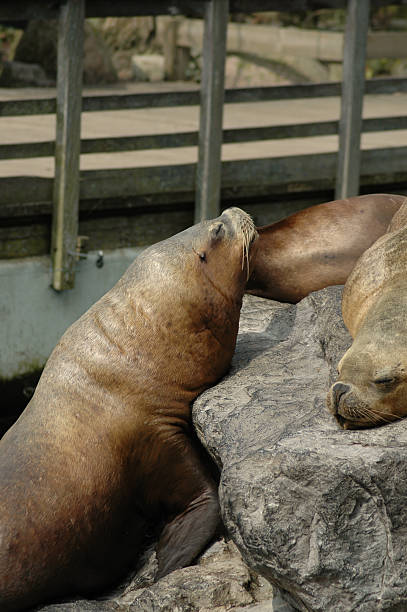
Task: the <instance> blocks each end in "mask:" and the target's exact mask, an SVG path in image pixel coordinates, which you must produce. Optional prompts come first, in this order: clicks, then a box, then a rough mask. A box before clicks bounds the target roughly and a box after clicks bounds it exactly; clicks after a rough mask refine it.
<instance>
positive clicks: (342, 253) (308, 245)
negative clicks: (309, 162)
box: [246, 194, 406, 303]
mask: <svg viewBox="0 0 407 612" xmlns="http://www.w3.org/2000/svg"><path fill="white" fill-rule="evenodd" d="M405 200H406V197H405V196H402V195H389V194H372V195H364V196H358V197H355V198H348V199H345V200H334V201H332V202H326V203H325V204H319V205H317V206H311V207H310V208H306V209H304V210H300V211H299V212H297V213H295V214H293V215H291V216H289V217H287V218H286V219H283V220H282V221H278V222H277V223H273V224H272V225H267V226H264V227H260V228H257V231H258V233H259V240H258V248H257V251H256V257H255V260H254V261H253V266H252V274H251V277H250V279H249V281H248V284H247V288H246V291H247V293H252V294H253V295H258V296H260V297H266V298H269V299H273V300H278V301H281V302H293V303H295V302H299V301H300V300H302V298H304V297H305V296H307V295H308V294H309V293H311V292H312V291H317V290H318V289H322V288H324V287H328V286H329V285H342V284H343V283H345V282H346V279H347V278H348V276H349V274H350V272H351V270H352V268H353V266H354V265H355V263H356V261H357V259H358V258H359V257H360V255H361V254H362V253H363V252H364V251H365V250H366V249H367V248H368V247H369V246H370V245H371V244H373V242H374V241H375V240H377V238H378V237H379V236H381V235H382V234H384V232H385V231H386V229H387V226H388V225H389V223H390V221H391V219H392V217H393V215H394V213H395V212H397V210H398V209H399V207H400V206H401V204H402V203H403V202H404V201H405Z"/></svg>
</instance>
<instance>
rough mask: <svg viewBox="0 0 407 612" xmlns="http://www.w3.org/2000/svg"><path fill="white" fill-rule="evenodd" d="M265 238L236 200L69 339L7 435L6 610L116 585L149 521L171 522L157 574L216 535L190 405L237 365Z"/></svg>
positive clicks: (129, 275)
mask: <svg viewBox="0 0 407 612" xmlns="http://www.w3.org/2000/svg"><path fill="white" fill-rule="evenodd" d="M256 238H257V233H256V230H255V227H254V225H253V222H252V220H251V219H250V217H249V216H248V215H247V214H246V213H244V212H243V211H241V210H240V209H238V208H230V209H228V210H226V211H225V212H224V213H223V214H222V215H221V216H220V217H218V218H217V219H215V220H213V221H206V222H203V223H200V224H198V225H196V226H194V227H192V228H189V229H188V230H185V231H184V232H181V233H180V234H177V235H176V236H173V237H172V238H169V239H168V240H165V241H163V242H160V243H158V244H156V245H154V246H152V247H150V248H148V249H147V250H145V251H144V252H143V254H142V255H140V256H139V257H138V258H137V259H136V261H135V262H134V263H133V264H132V265H131V266H130V268H129V269H128V270H127V272H126V273H125V274H124V276H123V277H122V278H121V279H120V280H119V282H118V283H117V284H116V285H115V287H113V289H112V290H111V291H109V292H108V293H107V294H106V295H105V296H104V297H102V298H101V299H100V300H99V301H98V302H97V303H96V304H94V305H93V306H92V307H91V308H90V309H89V310H88V311H87V312H86V313H85V314H84V315H83V316H82V317H81V318H80V319H79V320H78V321H77V322H76V323H74V324H73V325H72V326H71V327H70V328H69V329H68V330H67V332H66V333H65V334H64V335H63V336H62V338H61V340H60V342H59V343H58V345H57V346H56V348H55V349H54V351H53V353H52V354H51V356H50V358H49V360H48V363H47V365H46V367H45V369H44V372H43V374H42V377H41V379H40V381H39V384H38V387H37V389H36V391H35V394H34V396H33V398H32V400H31V401H30V403H29V405H28V406H27V408H26V409H25V411H24V412H23V414H22V415H21V417H20V418H19V420H18V421H17V422H16V423H15V425H14V426H13V427H12V428H11V429H10V430H9V431H8V432H7V433H6V434H5V436H4V438H3V439H2V441H1V442H0V483H1V485H0V486H1V500H0V609H1V610H2V612H5V611H6V610H7V611H11V610H22V609H26V608H27V607H31V606H34V605H36V604H38V603H42V602H45V601H49V600H52V599H56V598H61V597H66V596H68V595H73V594H82V595H85V596H86V595H89V594H92V593H94V592H95V591H97V590H98V589H101V588H105V587H108V586H109V585H111V584H112V583H114V582H115V581H117V580H118V579H119V578H120V577H121V576H122V575H123V572H125V571H126V569H127V568H128V566H129V563H131V561H132V560H133V562H134V559H135V558H136V556H137V546H138V543H139V540H140V535H141V534H140V532H142V531H143V529H144V523H143V517H144V518H148V519H152V520H157V521H159V520H160V519H161V517H162V516H163V515H164V516H165V517H167V523H166V525H165V527H164V528H163V530H162V532H161V536H160V538H159V542H158V546H157V558H158V577H161V576H164V575H165V574H167V573H168V572H170V571H172V570H174V569H176V568H179V567H183V566H185V565H187V564H189V563H190V562H191V561H193V559H194V558H195V557H196V556H197V555H198V554H199V553H200V552H201V550H202V549H203V547H204V546H205V545H206V544H207V542H208V541H209V540H210V539H211V538H212V537H213V534H214V532H215V530H216V527H217V525H218V521H219V510H218V499H217V490H216V485H215V483H214V481H213V479H212V476H211V474H210V471H209V469H208V466H207V465H206V464H205V461H203V460H202V451H201V449H200V448H198V446H197V445H196V444H195V443H194V441H193V439H192V437H191V435H190V434H191V423H190V403H191V402H192V400H194V398H195V397H196V396H197V395H198V394H199V393H200V392H201V391H203V390H204V389H206V388H207V387H209V386H210V385H212V384H214V383H215V382H216V381H217V380H218V379H219V377H221V376H222V375H223V374H224V373H225V372H226V370H227V368H228V367H229V364H230V361H231V358H232V355H233V352H234V348H235V343H236V336H237V331H238V323H239V315H240V308H241V303H242V296H243V292H244V286H245V282H246V279H247V273H248V266H249V260H250V257H251V253H252V248H251V247H252V244H253V243H254V242H255V240H256ZM225 262H227V265H226V264H225Z"/></svg>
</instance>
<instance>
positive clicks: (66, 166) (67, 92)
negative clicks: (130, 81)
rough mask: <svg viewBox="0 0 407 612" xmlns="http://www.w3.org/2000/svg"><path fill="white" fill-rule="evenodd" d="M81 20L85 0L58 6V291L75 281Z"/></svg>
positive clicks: (55, 231) (55, 259)
mask: <svg viewBox="0 0 407 612" xmlns="http://www.w3.org/2000/svg"><path fill="white" fill-rule="evenodd" d="M84 16H85V0H65V1H64V2H63V4H61V7H60V17H59V31H58V71H57V91H58V98H57V117H56V119H57V126H56V143H55V179H54V193H53V201H54V211H53V222H52V243H51V257H52V265H53V270H52V286H53V288H54V289H55V290H57V291H62V290H63V289H70V288H72V287H73V285H74V278H75V265H76V261H75V257H74V255H73V253H74V252H75V247H76V237H77V235H78V202H79V153H80V137H81V136H80V133H81V102H82V64H83V30H84Z"/></svg>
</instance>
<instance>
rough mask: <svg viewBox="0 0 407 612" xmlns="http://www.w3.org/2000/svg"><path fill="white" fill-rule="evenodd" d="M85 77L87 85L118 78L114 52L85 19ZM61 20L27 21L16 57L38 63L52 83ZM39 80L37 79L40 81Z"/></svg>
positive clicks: (54, 77)
mask: <svg viewBox="0 0 407 612" xmlns="http://www.w3.org/2000/svg"><path fill="white" fill-rule="evenodd" d="M84 27H85V38H84V58H83V80H84V83H85V84H86V85H95V84H98V83H115V82H116V81H117V80H118V78H117V74H116V71H115V69H114V66H113V63H112V58H111V52H110V50H109V48H108V46H107V44H106V43H105V41H104V39H103V36H102V35H101V34H100V33H99V32H98V31H97V30H96V29H95V28H93V27H92V25H91V23H90V22H89V21H85V26H84ZM57 39H58V24H57V22H56V21H55V20H44V19H35V20H32V21H30V22H29V23H28V25H27V28H26V30H25V32H24V34H23V35H22V37H21V39H20V42H19V44H18V46H17V49H16V53H15V57H14V59H15V60H16V61H18V62H30V63H35V64H38V65H39V66H41V67H42V68H43V70H44V71H45V74H46V77H47V79H48V81H50V83H55V79H56V71H57ZM37 84H38V83H37Z"/></svg>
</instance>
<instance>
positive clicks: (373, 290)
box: [327, 204, 407, 429]
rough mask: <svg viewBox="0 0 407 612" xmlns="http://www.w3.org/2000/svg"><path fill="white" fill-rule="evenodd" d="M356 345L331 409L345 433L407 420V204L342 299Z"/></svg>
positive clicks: (332, 393) (342, 371) (344, 365)
mask: <svg viewBox="0 0 407 612" xmlns="http://www.w3.org/2000/svg"><path fill="white" fill-rule="evenodd" d="M342 313H343V318H344V322H345V324H346V326H347V328H348V329H349V332H350V334H351V335H352V337H353V339H354V340H353V344H352V346H351V347H350V348H349V350H348V351H347V352H346V353H345V355H344V356H343V357H342V359H341V361H340V362H339V366H338V371H339V377H338V381H337V382H336V383H335V384H333V385H332V387H331V389H330V391H329V393H328V397H327V404H328V409H329V410H330V411H331V412H332V413H333V414H334V415H335V417H336V419H337V421H338V422H339V424H340V425H341V426H342V427H344V428H345V429H358V428H361V427H372V426H374V425H383V424H384V423H388V422H390V421H394V420H396V419H399V418H401V417H404V416H407V204H404V205H403V206H402V207H401V208H400V210H399V211H398V212H397V213H396V215H395V216H394V218H393V220H392V222H391V224H390V226H389V231H388V232H387V233H386V234H385V235H384V236H382V237H381V238H379V239H378V240H377V241H376V242H375V243H374V244H373V245H372V246H371V247H370V248H369V249H368V250H367V251H365V253H363V255H362V257H361V258H360V259H359V261H358V262H357V264H356V266H355V268H354V269H353V271H352V273H351V275H350V276H349V278H348V281H347V283H346V285H345V288H344V292H343V298H342Z"/></svg>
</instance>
